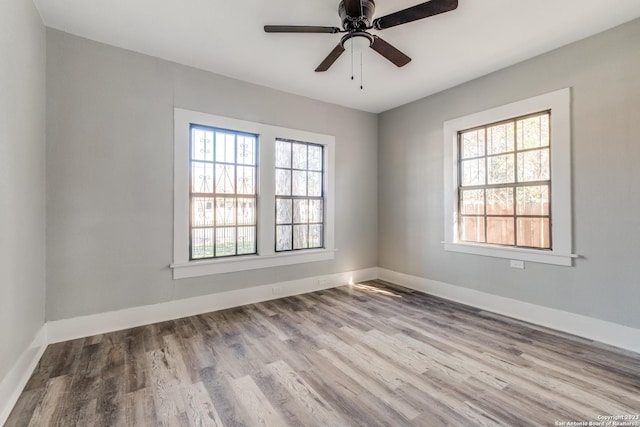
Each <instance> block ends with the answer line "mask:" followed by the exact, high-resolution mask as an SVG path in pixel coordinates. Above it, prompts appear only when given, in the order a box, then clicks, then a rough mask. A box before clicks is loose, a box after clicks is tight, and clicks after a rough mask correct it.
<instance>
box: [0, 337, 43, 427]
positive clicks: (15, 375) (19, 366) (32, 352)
mask: <svg viewBox="0 0 640 427" xmlns="http://www.w3.org/2000/svg"><path fill="white" fill-rule="evenodd" d="M46 348H47V326H46V325H42V327H41V328H40V330H38V332H36V335H35V337H34V339H33V342H32V343H31V345H30V346H29V347H28V348H27V349H26V350H25V351H24V352H22V354H21V355H20V357H19V358H18V360H17V361H16V363H15V364H14V365H13V367H12V368H11V370H10V371H9V373H7V375H6V376H5V377H4V378H3V380H2V382H0V426H1V425H4V423H5V422H6V421H7V418H9V414H10V413H11V410H12V409H13V407H14V405H15V404H16V402H17V401H18V398H19V397H20V394H21V393H22V390H23V389H24V387H25V386H26V385H27V381H29V377H31V374H32V373H33V371H34V370H35V369H36V366H37V365H38V362H39V361H40V358H41V357H42V353H44V350H45V349H46Z"/></svg>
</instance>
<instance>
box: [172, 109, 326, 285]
mask: <svg viewBox="0 0 640 427" xmlns="http://www.w3.org/2000/svg"><path fill="white" fill-rule="evenodd" d="M192 123H193V124H199V125H204V126H211V127H218V128H224V129H232V130H234V131H240V132H247V133H253V134H257V135H258V141H259V142H258V155H259V161H258V235H257V238H258V248H257V252H258V253H257V255H241V256H235V257H225V258H217V259H207V260H197V261H195V260H194V261H189V126H190V125H191V124H192ZM174 126H175V129H174V132H175V137H174V138H175V139H174V144H175V145H174V184H173V185H174V189H173V191H174V212H173V263H172V264H171V266H170V267H171V268H172V269H173V278H174V279H183V278H188V277H197V276H205V275H211V274H220V273H230V272H235V271H243V270H254V269H260V268H270V267H278V266H284V265H292V264H300V263H307V262H317V261H327V260H331V259H333V258H334V254H335V251H336V249H335V238H334V232H335V202H334V200H335V191H334V190H335V178H334V175H335V174H334V169H335V137H333V136H329V135H322V134H317V133H312V132H306V131H301V130H295V129H288V128H283V127H278V126H271V125H266V124H262V123H254V122H249V121H244V120H238V119H232V118H228V117H222V116H215V115H212V114H207V113H201V112H197V111H190V110H184V109H181V108H174ZM276 138H283V139H291V140H297V141H304V142H311V143H314V144H320V145H322V146H324V148H325V156H324V162H325V164H324V167H325V174H324V180H325V181H324V188H325V206H324V215H325V216H324V219H325V224H324V229H325V235H324V248H322V249H305V250H300V251H291V252H275V242H274V239H275V141H276Z"/></svg>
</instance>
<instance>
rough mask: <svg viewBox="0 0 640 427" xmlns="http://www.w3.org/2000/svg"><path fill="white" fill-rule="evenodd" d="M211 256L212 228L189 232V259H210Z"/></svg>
mask: <svg viewBox="0 0 640 427" xmlns="http://www.w3.org/2000/svg"><path fill="white" fill-rule="evenodd" d="M212 256H213V228H195V229H193V230H191V258H193V259H201V258H211V257H212Z"/></svg>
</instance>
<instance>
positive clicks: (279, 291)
mask: <svg viewBox="0 0 640 427" xmlns="http://www.w3.org/2000/svg"><path fill="white" fill-rule="evenodd" d="M271 293H272V294H273V295H281V294H282V287H281V286H274V287H273V288H271Z"/></svg>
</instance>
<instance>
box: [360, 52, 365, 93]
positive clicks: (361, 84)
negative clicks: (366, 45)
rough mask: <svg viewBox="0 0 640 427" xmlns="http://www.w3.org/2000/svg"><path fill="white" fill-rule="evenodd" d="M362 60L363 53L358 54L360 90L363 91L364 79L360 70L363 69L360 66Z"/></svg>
mask: <svg viewBox="0 0 640 427" xmlns="http://www.w3.org/2000/svg"><path fill="white" fill-rule="evenodd" d="M362 58H363V53H362V52H360V90H362V89H364V85H363V80H364V77H362V70H363V69H364V67H363V66H362Z"/></svg>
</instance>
